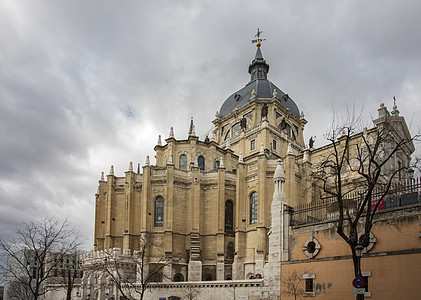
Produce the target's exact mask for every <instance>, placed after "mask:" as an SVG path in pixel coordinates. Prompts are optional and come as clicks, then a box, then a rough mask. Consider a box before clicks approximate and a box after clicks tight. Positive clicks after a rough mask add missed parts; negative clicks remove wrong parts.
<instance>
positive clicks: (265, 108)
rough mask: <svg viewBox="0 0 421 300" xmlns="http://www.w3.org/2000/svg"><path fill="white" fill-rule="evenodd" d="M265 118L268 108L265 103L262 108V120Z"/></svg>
mask: <svg viewBox="0 0 421 300" xmlns="http://www.w3.org/2000/svg"><path fill="white" fill-rule="evenodd" d="M267 116H268V106H267V104H266V103H265V104H264V105H263V107H262V119H263V118H267Z"/></svg>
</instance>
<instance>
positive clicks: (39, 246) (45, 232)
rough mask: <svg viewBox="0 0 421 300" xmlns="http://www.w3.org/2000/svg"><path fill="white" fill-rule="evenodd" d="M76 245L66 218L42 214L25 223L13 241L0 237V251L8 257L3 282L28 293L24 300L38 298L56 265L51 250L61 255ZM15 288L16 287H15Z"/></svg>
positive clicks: (51, 276)
mask: <svg viewBox="0 0 421 300" xmlns="http://www.w3.org/2000/svg"><path fill="white" fill-rule="evenodd" d="M78 246H79V238H78V233H77V232H76V231H75V229H74V228H73V227H71V226H70V224H69V223H68V221H67V220H64V221H60V220H57V219H54V218H51V217H45V218H44V219H43V220H41V221H29V222H25V223H23V224H22V226H20V227H19V228H18V229H17V231H16V238H15V239H14V240H12V241H5V240H3V239H0V251H2V252H3V253H2V255H4V256H5V257H7V262H6V263H5V264H4V265H2V266H1V267H2V268H3V269H4V270H3V271H4V274H5V277H6V278H5V279H6V283H7V282H11V283H12V286H15V287H18V290H21V291H25V293H26V292H28V291H29V293H30V295H31V297H30V298H26V299H35V300H36V299H38V298H39V297H40V296H42V295H44V294H45V293H46V291H47V290H46V289H44V284H46V283H48V281H49V279H51V278H53V276H54V274H53V269H54V268H55V267H56V263H55V261H54V260H53V259H52V255H50V254H51V253H53V252H54V253H55V254H56V257H57V258H58V259H62V258H64V257H65V256H66V255H68V254H69V253H73V251H74V249H76V248H77V247H78ZM15 290H16V289H15Z"/></svg>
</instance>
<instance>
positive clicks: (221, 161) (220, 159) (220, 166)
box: [219, 156, 225, 168]
mask: <svg viewBox="0 0 421 300" xmlns="http://www.w3.org/2000/svg"><path fill="white" fill-rule="evenodd" d="M219 168H225V167H224V159H223V158H222V156H221V157H220V158H219Z"/></svg>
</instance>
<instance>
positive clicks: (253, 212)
mask: <svg viewBox="0 0 421 300" xmlns="http://www.w3.org/2000/svg"><path fill="white" fill-rule="evenodd" d="M256 223H257V193H256V192H253V193H252V194H251V195H250V224H256Z"/></svg>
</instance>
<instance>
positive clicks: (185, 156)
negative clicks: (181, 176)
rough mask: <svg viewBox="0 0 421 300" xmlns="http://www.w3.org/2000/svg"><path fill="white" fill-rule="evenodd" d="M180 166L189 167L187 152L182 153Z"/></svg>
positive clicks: (184, 168)
mask: <svg viewBox="0 0 421 300" xmlns="http://www.w3.org/2000/svg"><path fill="white" fill-rule="evenodd" d="M179 168H180V170H186V169H187V155H185V154H181V155H180V161H179Z"/></svg>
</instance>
